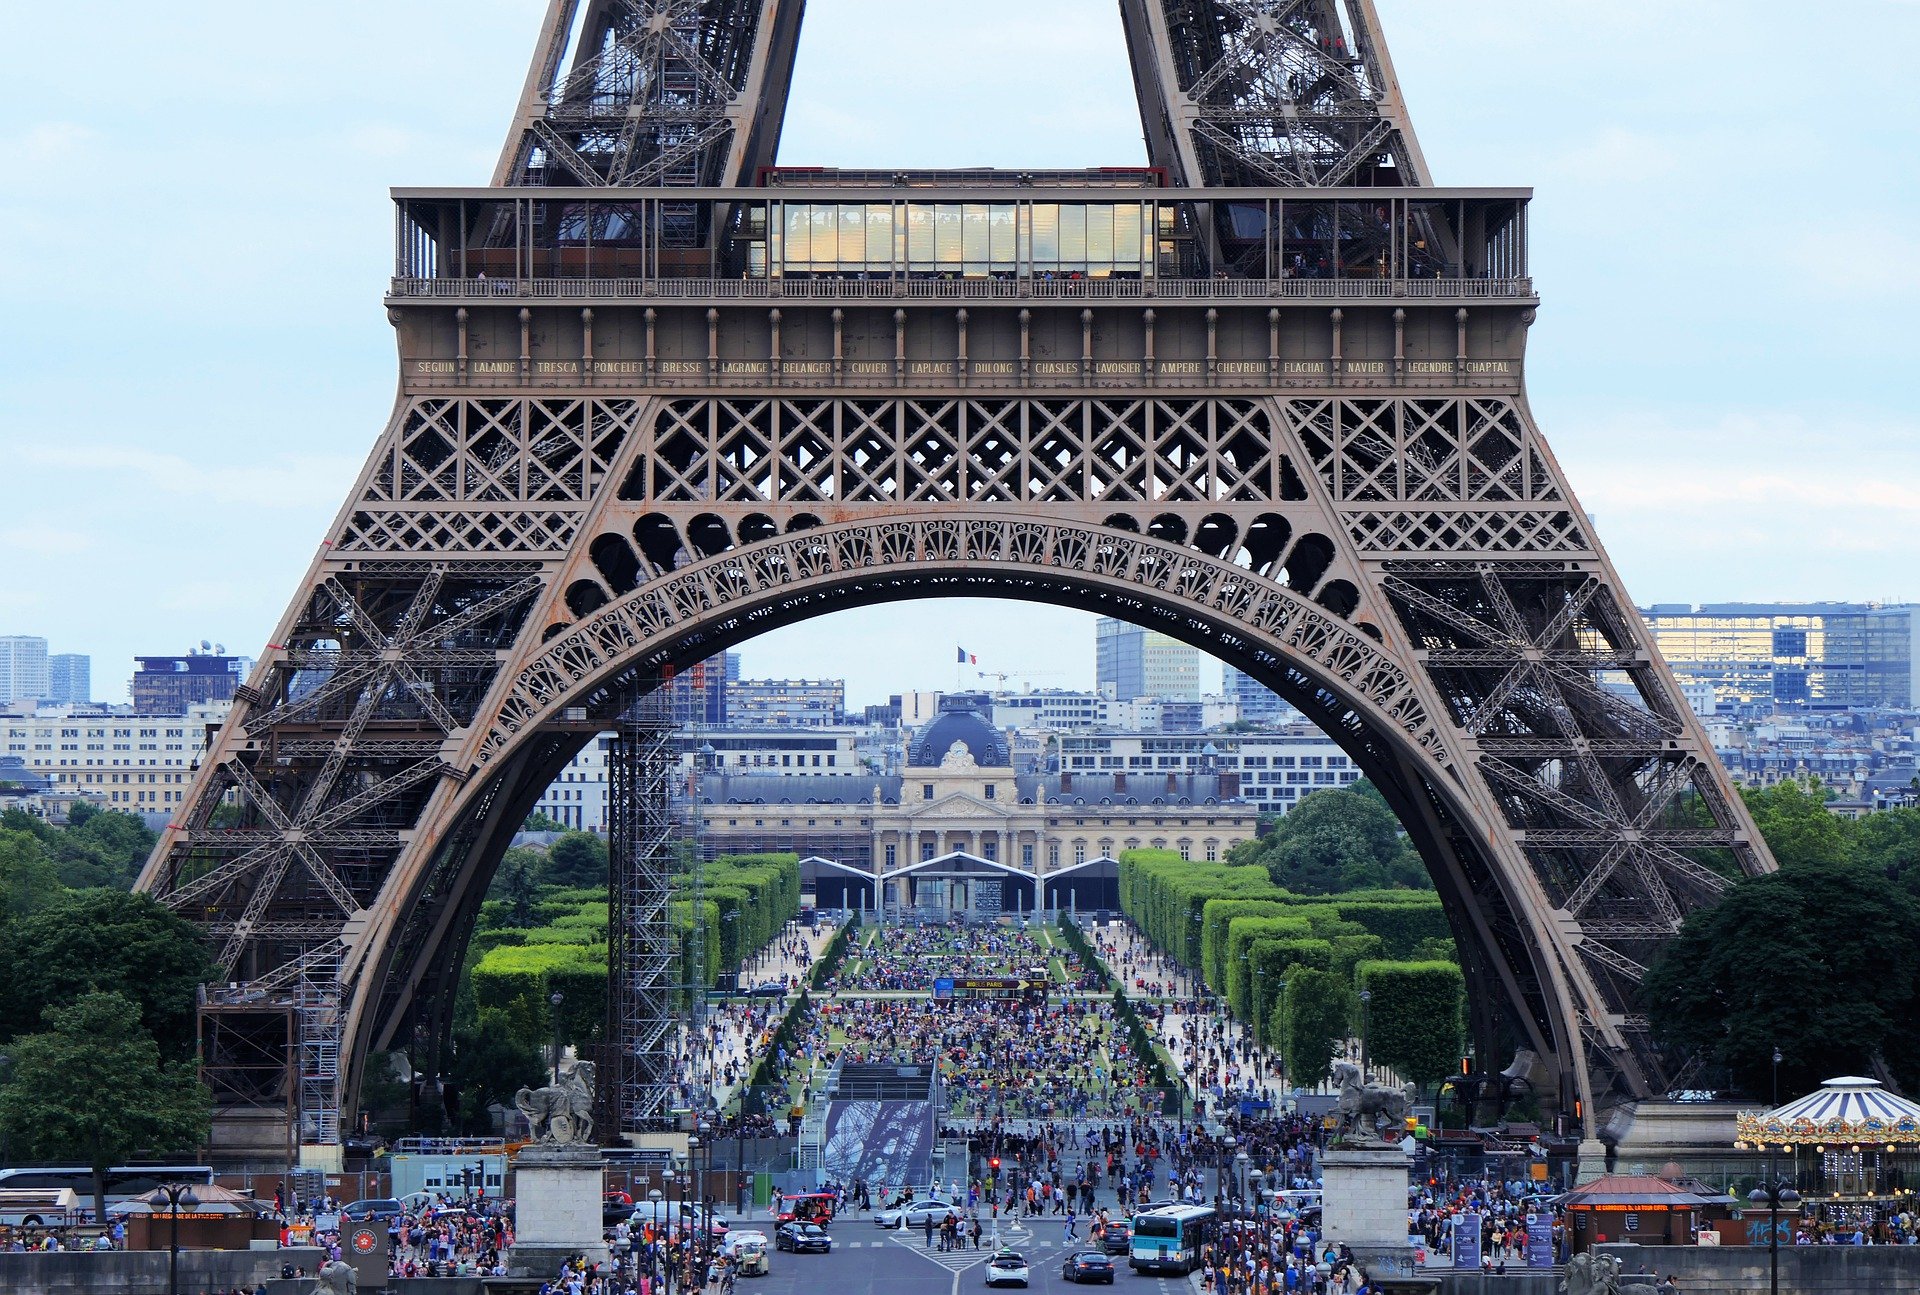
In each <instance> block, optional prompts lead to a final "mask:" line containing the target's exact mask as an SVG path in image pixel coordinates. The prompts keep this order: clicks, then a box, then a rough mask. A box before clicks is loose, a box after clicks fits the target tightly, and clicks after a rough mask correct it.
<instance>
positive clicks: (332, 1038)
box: [294, 979, 340, 1148]
mask: <svg viewBox="0 0 1920 1295" xmlns="http://www.w3.org/2000/svg"><path fill="white" fill-rule="evenodd" d="M294 1017H295V1019H296V1021H297V1022H298V1025H299V1031H300V1099H299V1101H300V1107H299V1118H300V1145H301V1146H303V1147H325V1148H336V1147H338V1146H339V1145H340V991H339V988H338V984H337V982H333V983H320V982H318V981H315V980H311V979H308V980H303V981H302V982H301V984H300V987H299V988H298V989H297V990H296V991H295V993H294Z"/></svg>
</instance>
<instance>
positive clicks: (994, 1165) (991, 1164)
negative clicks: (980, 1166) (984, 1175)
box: [987, 1156, 1000, 1174]
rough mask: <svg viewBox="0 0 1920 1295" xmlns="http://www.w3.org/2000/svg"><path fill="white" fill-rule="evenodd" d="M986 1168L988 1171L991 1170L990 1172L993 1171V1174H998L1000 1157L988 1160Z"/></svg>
mask: <svg viewBox="0 0 1920 1295" xmlns="http://www.w3.org/2000/svg"><path fill="white" fill-rule="evenodd" d="M987 1168H989V1169H991V1170H993V1172H994V1173H996V1174H997V1173H999V1172H1000V1157H999V1156H995V1157H993V1158H992V1159H991V1160H989V1161H987Z"/></svg>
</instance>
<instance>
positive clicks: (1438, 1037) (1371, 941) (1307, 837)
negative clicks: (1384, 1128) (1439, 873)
mask: <svg viewBox="0 0 1920 1295" xmlns="http://www.w3.org/2000/svg"><path fill="white" fill-rule="evenodd" d="M1323 801H1325V802H1333V803H1334V804H1336V805H1339V806H1341V808H1339V809H1337V810H1336V811H1335V814H1334V815H1328V814H1325V813H1322V812H1319V811H1317V810H1316V809H1315V807H1316V804H1317V803H1319V802H1323ZM1355 807H1358V809H1357V813H1358V814H1359V815H1360V816H1362V817H1364V818H1366V819H1369V820H1370V819H1371V818H1372V815H1373V811H1374V809H1376V808H1377V809H1378V810H1379V811H1380V812H1381V813H1383V814H1384V813H1386V809H1385V806H1384V804H1382V803H1380V801H1379V799H1378V796H1377V794H1375V793H1373V792H1372V791H1371V789H1370V788H1364V787H1362V788H1361V789H1359V790H1357V791H1350V790H1337V791H1336V790H1328V791H1321V792H1315V793H1314V794H1312V795H1310V796H1308V797H1307V798H1306V799H1305V800H1304V801H1302V802H1301V804H1300V806H1299V808H1297V809H1296V810H1295V811H1294V814H1293V815H1289V818H1292V817H1294V815H1306V818H1305V820H1304V822H1305V826H1304V828H1303V830H1302V831H1301V833H1300V834H1299V836H1298V837H1296V838H1294V841H1295V844H1296V845H1300V844H1301V843H1305V842H1311V841H1312V840H1314V839H1315V838H1321V839H1323V840H1324V839H1325V837H1326V835H1327V832H1328V828H1327V824H1328V823H1329V822H1331V821H1333V820H1334V819H1335V818H1336V817H1337V816H1338V815H1340V814H1347V813H1351V812H1356V809H1355ZM1310 810H1314V811H1315V812H1313V813H1309V811H1310ZM1388 822H1389V823H1391V815H1388ZM1276 835H1277V834H1276ZM1397 844H1398V845H1399V846H1404V843H1403V842H1398V843H1397ZM1240 849H1242V850H1243V853H1241V854H1240V855H1239V856H1238V858H1236V857H1235V856H1234V855H1229V857H1228V861H1227V862H1226V863H1223V864H1197V863H1193V862H1190V861H1188V860H1184V859H1182V858H1180V856H1179V855H1178V854H1176V853H1173V852H1171V851H1166V850H1131V851H1128V852H1126V853H1125V854H1124V855H1122V856H1121V859H1120V904H1121V908H1122V909H1123V910H1124V911H1125V912H1126V913H1127V915H1128V916H1129V917H1131V918H1132V919H1133V920H1134V922H1135V923H1136V924H1137V925H1138V926H1139V927H1140V928H1141V929H1142V931H1143V932H1144V933H1145V934H1146V936H1147V938H1148V939H1149V940H1150V941H1151V942H1152V943H1153V944H1154V945H1155V946H1156V947H1157V948H1160V949H1161V950H1163V951H1165V952H1167V953H1170V954H1171V955H1172V956H1173V957H1174V958H1175V960H1176V961H1178V962H1180V963H1181V964H1182V965H1184V966H1186V967H1188V968H1190V969H1191V970H1193V971H1196V972H1197V973H1199V975H1200V977H1201V979H1202V980H1203V981H1204V982H1205V983H1206V984H1207V986H1208V987H1209V988H1211V989H1213V990H1214V991H1215V992H1216V993H1218V994H1220V995H1221V996H1222V998H1223V999H1224V1000H1225V1001H1226V1003H1227V1007H1228V1010H1229V1011H1231V1012H1232V1013H1233V1014H1234V1016H1236V1017H1237V1018H1238V1019H1240V1020H1242V1021H1245V1022H1246V1023H1247V1024H1248V1025H1249V1027H1250V1028H1251V1029H1252V1030H1253V1032H1254V1035H1255V1037H1256V1038H1257V1039H1259V1040H1260V1041H1261V1042H1262V1043H1264V1044H1266V1045H1268V1046H1278V1047H1280V1048H1281V1049H1282V1051H1283V1054H1284V1056H1285V1057H1286V1060H1287V1065H1288V1069H1289V1072H1290V1074H1291V1075H1292V1076H1294V1077H1295V1078H1296V1079H1298V1080H1300V1081H1302V1082H1309V1083H1310V1082H1315V1081H1317V1080H1318V1079H1321V1078H1324V1077H1325V1076H1326V1074H1327V1072H1328V1069H1329V1066H1330V1063H1331V1061H1332V1059H1333V1057H1334V1056H1335V1055H1337V1054H1338V1053H1339V1051H1340V1049H1341V1048H1342V1047H1343V1046H1344V1045H1345V1043H1346V1041H1347V1040H1348V1039H1349V1038H1352V1037H1353V1036H1354V1035H1355V1033H1356V1032H1358V1031H1359V1030H1360V1029H1361V1028H1363V1023H1364V1028H1366V1030H1367V1033H1368V1038H1369V1049H1370V1052H1371V1054H1372V1056H1373V1057H1374V1058H1375V1059H1377V1060H1378V1061H1380V1062H1382V1063H1383V1064H1386V1065H1389V1066H1391V1067H1393V1068H1394V1069H1395V1070H1396V1071H1397V1072H1398V1073H1400V1074H1402V1075H1404V1076H1405V1077H1407V1078H1409V1079H1411V1080H1413V1081H1414V1082H1416V1083H1422V1084H1425V1083H1432V1082H1435V1081H1437V1080H1438V1079H1440V1078H1442V1077H1443V1076H1445V1075H1446V1074H1448V1073H1449V1072H1451V1071H1452V1070H1453V1068H1454V1067H1455V1066H1456V1065H1457V1063H1458V1061H1459V1058H1460V1056H1461V1053H1462V1051H1463V1048H1464V1026H1463V1011H1464V1005H1465V981H1464V978H1463V977H1462V976H1461V974H1460V970H1459V968H1458V966H1457V965H1456V962H1455V952H1454V948H1453V942H1452V938H1451V934H1450V928H1449V927H1448V924H1447V919H1446V914H1445V912H1444V911H1443V910H1442V908H1441V906H1440V901H1439V897H1438V896H1437V895H1435V894H1434V893H1433V892H1432V891H1431V890H1414V889H1407V888H1384V887H1376V888H1369V889H1364V890H1356V891H1347V892H1340V891H1333V892H1326V891H1321V892H1316V893H1312V894H1302V893H1297V892H1294V891H1291V890H1289V889H1287V888H1285V887H1283V886H1281V885H1279V884H1278V883H1277V882H1276V881H1275V878H1274V871H1273V869H1272V868H1270V867H1269V866H1267V865H1266V864H1264V863H1261V862H1258V861H1254V860H1252V859H1250V858H1249V854H1248V853H1246V852H1244V850H1245V848H1244V847H1240ZM1290 857H1295V858H1296V861H1297V860H1298V857H1299V856H1290ZM1297 872H1298V869H1296V873H1297ZM1321 875H1323V876H1324V875H1326V874H1324V873H1322V874H1321ZM1356 875H1360V874H1356ZM1362 990H1364V991H1367V992H1368V994H1369V997H1370V999H1371V1000H1372V1001H1371V1002H1370V1003H1369V1004H1368V1010H1367V1011H1366V1012H1365V1013H1362V1011H1361V1003H1360V997H1359V994H1360V992H1361V991H1362Z"/></svg>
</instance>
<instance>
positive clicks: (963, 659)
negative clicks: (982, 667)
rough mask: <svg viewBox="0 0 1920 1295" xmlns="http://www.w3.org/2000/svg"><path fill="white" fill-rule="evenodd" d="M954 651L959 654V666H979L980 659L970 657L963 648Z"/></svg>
mask: <svg viewBox="0 0 1920 1295" xmlns="http://www.w3.org/2000/svg"><path fill="white" fill-rule="evenodd" d="M954 650H955V651H956V652H958V653H959V654H960V664H961V665H979V664H980V658H979V657H977V656H974V655H972V654H971V653H969V652H968V651H967V650H966V649H965V648H955V649H954Z"/></svg>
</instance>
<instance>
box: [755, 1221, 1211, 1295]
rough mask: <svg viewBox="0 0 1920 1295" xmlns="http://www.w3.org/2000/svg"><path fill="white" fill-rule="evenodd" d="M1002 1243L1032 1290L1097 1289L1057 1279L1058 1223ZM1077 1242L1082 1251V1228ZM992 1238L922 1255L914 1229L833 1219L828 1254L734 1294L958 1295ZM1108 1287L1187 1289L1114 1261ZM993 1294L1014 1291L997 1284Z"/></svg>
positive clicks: (776, 1268)
mask: <svg viewBox="0 0 1920 1295" xmlns="http://www.w3.org/2000/svg"><path fill="white" fill-rule="evenodd" d="M1000 1227H1001V1232H1002V1243H1003V1244H1005V1245H1007V1246H1009V1247H1010V1248H1012V1249H1015V1250H1018V1251H1019V1252H1020V1253H1021V1254H1023V1255H1025V1256H1026V1259H1027V1263H1028V1266H1029V1268H1030V1269H1031V1271H1032V1273H1033V1284H1032V1286H1030V1287H1029V1289H1030V1290H1033V1291H1046V1292H1051V1293H1054V1295H1058V1293H1059V1292H1065V1291H1073V1290H1082V1289H1085V1290H1100V1289H1103V1288H1102V1287H1099V1286H1093V1287H1077V1286H1075V1285H1074V1284H1073V1283H1071V1282H1064V1281H1062V1280H1061V1279H1060V1264H1061V1261H1062V1260H1063V1259H1064V1258H1065V1256H1066V1254H1067V1253H1068V1250H1069V1247H1068V1246H1067V1245H1066V1244H1065V1242H1064V1240H1063V1238H1064V1235H1065V1229H1064V1227H1063V1226H1062V1223H1061V1221H1060V1220H1059V1219H1053V1220H1046V1219H1036V1220H1033V1221H1032V1222H1031V1223H1028V1224H1024V1225H1022V1224H1009V1223H1008V1222H1006V1221H1004V1220H1003V1221H1002V1222H1001V1224H1000ZM1080 1234H1081V1242H1080V1243H1079V1244H1077V1245H1074V1246H1072V1247H1071V1249H1073V1250H1085V1249H1089V1248H1090V1247H1089V1246H1087V1245H1086V1244H1085V1241H1086V1225H1085V1223H1084V1222H1082V1224H1081V1227H1080ZM992 1250H993V1246H992V1233H991V1231H987V1232H983V1233H982V1234H981V1238H980V1249H978V1250H971V1249H969V1250H963V1251H956V1252H954V1253H952V1254H940V1253H939V1252H938V1251H935V1250H929V1249H927V1247H926V1244H925V1240H924V1238H923V1237H922V1235H921V1234H920V1233H919V1232H895V1231H888V1230H885V1229H882V1228H879V1227H875V1226H874V1225H873V1223H871V1222H870V1221H868V1220H867V1219H865V1218H860V1217H852V1218H843V1219H840V1220H838V1221H837V1222H835V1223H834V1225H833V1253H832V1254H828V1255H793V1254H786V1253H776V1254H774V1255H773V1262H772V1265H771V1269H772V1270H771V1271H770V1272H769V1273H768V1274H767V1276H765V1277H751V1278H742V1279H740V1281H739V1283H738V1285H737V1286H736V1289H735V1295H819V1293H820V1292H829V1293H830V1295H959V1293H960V1292H968V1293H969V1295H977V1292H981V1291H984V1290H985V1289H986V1282H985V1278H986V1272H985V1269H984V1267H983V1265H984V1264H985V1263H986V1260H987V1256H988V1255H989V1254H991V1253H992ZM1114 1286H1115V1287H1116V1288H1118V1289H1120V1290H1122V1291H1127V1292H1131V1295H1190V1291H1191V1290H1192V1287H1191V1286H1190V1285H1189V1284H1188V1282H1187V1281H1186V1280H1185V1279H1183V1278H1180V1277H1160V1276H1145V1275H1142V1274H1139V1273H1135V1272H1134V1271H1133V1270H1132V1269H1130V1268H1128V1267H1127V1261H1126V1259H1125V1258H1124V1257H1116V1258H1115V1259H1114ZM997 1289H1002V1290H1005V1289H1017V1288H1009V1287H999V1288H997Z"/></svg>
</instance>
